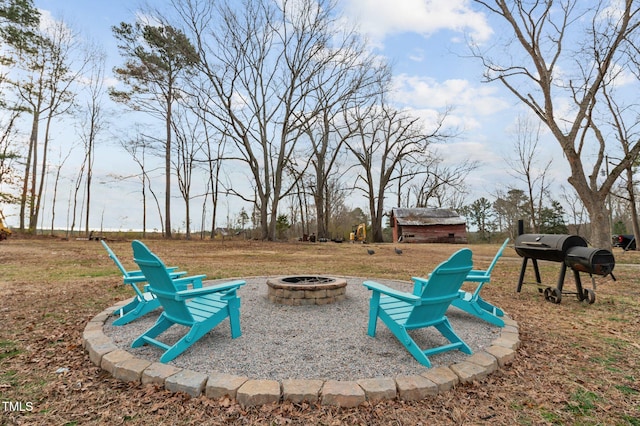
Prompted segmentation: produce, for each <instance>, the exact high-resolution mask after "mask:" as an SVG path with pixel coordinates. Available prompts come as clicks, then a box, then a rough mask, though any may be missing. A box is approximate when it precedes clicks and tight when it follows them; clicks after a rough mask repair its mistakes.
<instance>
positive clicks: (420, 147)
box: [0, 0, 476, 241]
mask: <svg viewBox="0 0 640 426" xmlns="http://www.w3.org/2000/svg"><path fill="white" fill-rule="evenodd" d="M0 4H1V9H2V10H1V16H2V21H1V23H2V25H1V26H2V32H1V34H2V40H3V46H4V47H5V49H4V51H5V52H6V53H5V55H4V56H3V58H2V59H3V61H4V62H5V63H7V64H11V67H10V69H9V70H8V71H7V72H6V74H4V75H3V77H2V81H0V83H1V86H0V88H1V90H2V94H3V97H2V99H3V100H4V103H3V105H2V109H3V112H5V114H3V116H5V117H7V116H8V117H9V121H5V122H3V123H2V124H3V127H2V128H3V130H4V135H3V139H2V149H3V152H2V157H0V158H1V159H0V161H2V163H1V166H2V167H1V169H0V170H2V175H0V178H1V179H2V180H1V181H0V184H1V185H2V186H0V188H1V189H2V197H3V200H2V201H3V202H11V203H17V204H19V206H20V213H19V216H20V220H19V222H20V225H19V227H20V230H23V231H28V232H34V231H35V230H36V228H37V227H38V226H39V223H38V219H39V217H40V215H41V213H42V209H43V199H44V194H45V190H47V188H48V191H49V194H53V197H52V198H53V202H52V204H53V205H52V206H50V207H51V209H52V210H51V211H52V213H51V216H52V223H51V227H52V228H53V221H54V218H55V203H56V191H57V189H58V184H59V180H60V171H61V169H62V167H63V165H64V158H62V159H57V160H58V163H57V164H53V162H52V161H51V159H50V151H51V146H52V144H53V143H54V142H57V143H58V144H59V145H60V146H61V147H62V149H63V151H64V150H65V149H66V150H69V152H70V151H71V150H72V149H76V150H77V149H80V150H82V152H83V157H84V160H83V162H82V164H81V165H79V167H78V168H77V170H76V172H75V177H74V178H73V188H72V196H71V198H72V200H71V201H70V203H69V204H70V206H69V207H68V208H69V210H70V212H71V213H70V216H71V219H70V222H71V223H70V226H71V230H73V229H74V228H75V227H76V226H78V227H80V226H81V225H80V222H81V221H82V220H83V219H84V226H85V232H87V233H88V232H89V229H90V227H91V220H90V218H91V207H92V202H93V200H94V198H95V196H93V191H92V185H93V170H94V169H95V165H96V162H99V161H108V159H102V158H96V156H95V150H96V144H100V143H104V139H105V127H106V125H107V123H108V121H107V118H108V117H107V114H105V100H106V99H105V98H106V96H109V97H110V99H111V100H113V101H115V102H116V103H117V105H120V108H123V110H125V111H132V112H136V113H137V114H138V116H146V117H147V118H146V120H154V121H155V122H156V123H161V125H160V126H157V127H156V128H158V129H160V130H159V131H157V132H151V131H148V130H146V131H145V130H143V129H146V127H142V126H141V127H140V130H139V131H137V132H136V133H135V134H134V135H131V136H128V137H127V138H126V139H123V140H122V141H121V145H122V148H123V149H124V150H126V151H127V152H128V153H129V154H130V156H131V158H132V159H133V160H134V162H135V163H136V164H137V166H138V168H139V169H138V170H137V172H136V176H137V177H138V178H139V179H140V192H141V196H142V203H143V209H142V210H143V212H144V213H143V217H142V218H141V221H142V227H143V229H146V228H147V210H150V211H157V214H158V217H159V219H160V222H161V223H162V229H163V232H164V235H165V236H166V237H171V235H172V232H173V230H174V229H175V228H176V226H175V224H174V223H173V222H172V216H171V212H172V203H173V202H175V198H176V195H178V197H177V198H179V199H180V200H181V201H182V205H183V206H184V216H185V221H184V223H183V225H184V227H185V228H186V235H187V237H188V238H189V237H190V235H191V233H192V229H191V228H192V223H193V222H194V218H195V217H198V216H201V217H200V219H201V222H203V223H204V221H205V216H207V212H210V216H209V217H210V218H211V219H210V220H211V222H210V229H211V233H213V231H214V230H215V228H216V223H215V218H216V216H217V213H218V208H219V200H220V198H221V196H222V195H224V196H225V197H229V196H233V197H237V198H239V199H241V200H243V201H244V202H245V203H248V204H249V205H250V206H251V211H249V212H245V214H246V215H247V216H249V218H250V221H251V223H252V224H253V226H254V227H255V228H257V229H258V230H259V234H260V238H262V239H276V238H277V224H278V217H279V216H281V215H282V214H285V215H287V216H288V217H289V220H290V221H291V222H292V223H293V222H297V221H299V222H300V223H301V224H302V228H304V229H308V228H309V226H310V224H313V226H314V227H315V229H313V230H312V232H315V233H316V235H317V236H318V237H320V238H322V237H329V233H330V231H329V227H330V226H331V224H332V223H333V221H334V219H335V218H336V217H337V216H338V215H340V214H342V213H340V212H339V211H338V210H340V211H344V208H345V206H349V204H350V203H349V202H348V199H349V198H350V197H352V196H358V197H361V196H364V198H365V199H366V200H368V203H367V205H366V207H365V211H366V215H367V216H368V219H369V221H370V222H371V234H372V235H371V237H372V240H374V241H381V240H382V228H383V216H384V215H385V206H386V208H388V205H389V202H390V201H393V203H394V204H396V205H398V206H412V207H413V206H427V205H430V206H436V207H437V206H447V207H454V208H455V207H459V206H460V205H461V204H462V200H463V198H464V194H465V191H466V188H465V186H464V178H465V177H466V175H467V174H468V173H469V172H470V171H471V170H473V169H474V168H475V167H476V164H475V163H473V162H471V161H469V162H465V163H463V164H459V165H455V166H445V165H443V161H442V158H439V157H438V156H437V155H436V154H435V150H434V149H433V145H434V144H435V143H437V142H441V141H443V140H446V139H448V138H451V137H453V135H454V133H455V129H451V128H447V126H446V122H445V121H446V117H447V111H442V112H441V114H440V115H439V116H438V117H437V118H435V119H433V120H431V121H425V120H423V119H422V118H420V117H418V116H416V115H413V114H412V113H410V112H409V111H407V110H403V109H398V108H396V107H395V106H394V105H393V103H392V102H391V101H390V97H391V69H390V67H389V65H388V64H387V63H386V62H385V61H384V60H382V59H381V58H380V56H378V55H375V54H373V53H372V50H371V49H370V48H369V46H367V43H366V42H365V40H364V39H363V37H361V35H360V34H359V33H358V32H357V31H356V29H355V28H352V27H349V26H348V25H345V20H344V19H342V16H340V14H339V13H338V10H337V7H336V2H333V1H329V0H323V1H319V2H318V1H315V0H303V1H295V2H291V1H284V2H281V1H274V0H246V1H243V2H241V3H238V2H231V1H229V2H220V3H215V4H214V3H213V2H210V1H208V0H173V1H169V2H168V5H167V7H166V8H165V9H164V10H160V9H148V10H141V11H139V13H138V14H137V15H136V16H138V18H137V20H135V21H132V22H121V23H120V24H118V25H115V26H114V27H113V29H112V31H113V36H114V37H115V39H116V40H117V42H118V48H119V52H120V59H121V61H119V62H120V65H118V66H117V67H116V68H115V69H114V74H115V77H116V78H117V79H118V80H119V83H118V84H117V85H115V86H111V87H106V85H105V75H106V73H105V69H104V64H105V54H104V52H103V50H102V48H101V47H100V46H87V45H86V44H82V42H81V40H82V38H81V37H80V36H79V35H78V34H75V33H74V32H73V31H72V30H71V29H70V28H69V27H68V26H67V25H66V24H65V23H64V22H62V21H54V22H51V23H48V24H47V25H41V22H40V20H39V18H40V17H39V14H38V11H37V10H36V9H35V8H34V7H33V4H32V2H31V1H30V0H4V1H2V2H1V3H0ZM69 116H73V119H74V120H75V121H76V122H77V123H78V131H77V138H78V143H70V142H69V141H54V140H53V138H52V136H51V135H52V128H53V127H54V126H56V125H58V124H59V123H60V122H63V120H65V119H68V118H69ZM19 123H20V124H22V125H23V126H24V127H27V128H30V129H31V130H30V132H29V134H28V135H27V137H26V138H24V139H27V141H26V142H25V140H24V139H23V138H22V137H19V136H20V135H19V133H18V132H17V129H18V128H19V127H20V126H19ZM67 157H68V155H67ZM158 158H162V170H161V171H159V172H156V171H155V170H154V167H155V164H156V163H157V161H158ZM154 173H156V175H157V174H160V175H161V176H162V178H163V181H164V182H163V184H164V185H163V189H162V190H160V189H159V188H158V186H157V178H156V177H155V175H154ZM238 176H244V178H243V179H238ZM202 181H204V182H206V188H205V190H204V192H200V191H198V192H197V193H194V189H193V188H194V187H195V186H196V183H199V182H202ZM176 188H177V192H178V194H174V192H175V190H176ZM196 199H198V200H200V202H201V206H202V210H201V212H200V211H199V212H194V211H192V208H193V206H194V200H196ZM350 210H352V209H350ZM224 225H226V224H224ZM94 226H95V225H94Z"/></svg>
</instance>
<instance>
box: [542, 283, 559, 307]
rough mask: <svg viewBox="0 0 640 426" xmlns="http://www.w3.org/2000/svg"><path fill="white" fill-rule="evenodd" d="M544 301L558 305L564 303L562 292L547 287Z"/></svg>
mask: <svg viewBox="0 0 640 426" xmlns="http://www.w3.org/2000/svg"><path fill="white" fill-rule="evenodd" d="M544 299H545V300H546V301H547V302H551V303H555V304H558V303H560V302H562V291H560V290H559V289H558V288H551V287H547V288H545V289H544Z"/></svg>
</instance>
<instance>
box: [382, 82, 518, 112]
mask: <svg viewBox="0 0 640 426" xmlns="http://www.w3.org/2000/svg"><path fill="white" fill-rule="evenodd" d="M393 86H394V90H393V93H394V95H393V99H394V100H395V101H396V102H399V103H401V104H404V105H411V106H413V107H415V108H418V109H420V108H435V109H440V110H444V109H445V108H448V107H452V108H453V109H454V110H455V112H457V113H463V114H468V115H474V116H488V115H493V114H496V113H497V112H500V111H504V110H506V109H507V108H509V107H510V104H509V103H508V102H507V101H506V100H505V99H503V98H501V97H499V95H498V93H497V92H498V89H497V87H496V86H490V85H482V86H479V85H478V86H474V85H472V84H471V83H470V82H469V81H468V80H463V79H451V80H445V81H443V82H438V81H436V80H435V79H433V78H430V77H426V76H410V75H406V74H401V75H398V76H396V77H395V78H394V84H393Z"/></svg>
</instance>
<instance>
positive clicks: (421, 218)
mask: <svg viewBox="0 0 640 426" xmlns="http://www.w3.org/2000/svg"><path fill="white" fill-rule="evenodd" d="M391 214H392V215H393V216H395V218H396V221H397V222H398V225H402V226H407V225H418V226H419V225H463V224H465V223H466V222H465V220H464V219H463V218H462V217H460V216H459V215H458V214H457V213H456V212H454V211H453V210H450V209H430V208H413V209H402V208H394V209H393V210H392V212H391Z"/></svg>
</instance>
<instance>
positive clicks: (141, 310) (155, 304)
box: [113, 298, 160, 326]
mask: <svg viewBox="0 0 640 426" xmlns="http://www.w3.org/2000/svg"><path fill="white" fill-rule="evenodd" d="M136 302H137V306H136V307H135V308H134V309H133V310H130V311H129V312H127V313H126V314H125V315H123V316H121V317H120V318H118V319H116V320H115V321H113V325H117V326H120V325H125V324H129V323H130V322H131V321H134V320H136V319H138V318H140V317H141V316H143V315H146V314H148V313H149V312H152V311H155V310H156V309H158V308H159V307H160V301H159V300H158V299H151V300H146V301H144V302H140V301H138V300H137V298H136Z"/></svg>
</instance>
